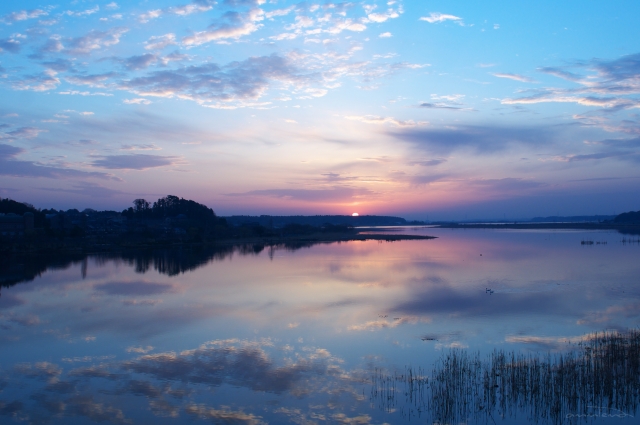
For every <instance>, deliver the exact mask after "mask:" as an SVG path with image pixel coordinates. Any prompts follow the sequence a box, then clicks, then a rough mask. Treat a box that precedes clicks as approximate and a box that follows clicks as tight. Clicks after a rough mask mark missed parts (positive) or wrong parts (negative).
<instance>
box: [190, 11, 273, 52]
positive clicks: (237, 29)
mask: <svg viewBox="0 0 640 425" xmlns="http://www.w3.org/2000/svg"><path fill="white" fill-rule="evenodd" d="M263 19H264V12H263V11H262V9H259V8H257V9H251V10H249V11H248V12H246V13H244V14H240V13H238V12H227V13H226V14H225V15H224V19H223V20H222V21H221V22H218V23H215V24H213V25H211V26H210V27H209V28H208V29H207V30H205V31H200V32H196V33H195V34H193V35H190V36H187V37H184V38H183V39H182V44H183V45H185V46H187V47H193V46H199V45H201V44H205V43H210V42H212V41H216V40H224V39H229V38H230V39H238V38H240V37H242V36H244V35H249V34H251V33H253V32H255V31H257V30H258V29H259V28H260V26H261V25H260V24H257V23H256V22H259V21H261V20H263Z"/></svg>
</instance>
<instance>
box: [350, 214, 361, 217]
mask: <svg viewBox="0 0 640 425" xmlns="http://www.w3.org/2000/svg"><path fill="white" fill-rule="evenodd" d="M359 215H360V214H358V213H353V214H351V217H357V216H359Z"/></svg>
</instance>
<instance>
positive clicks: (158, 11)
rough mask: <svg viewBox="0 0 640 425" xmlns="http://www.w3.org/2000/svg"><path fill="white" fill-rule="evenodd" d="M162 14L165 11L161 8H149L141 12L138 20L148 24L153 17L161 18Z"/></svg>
mask: <svg viewBox="0 0 640 425" xmlns="http://www.w3.org/2000/svg"><path fill="white" fill-rule="evenodd" d="M162 14H163V12H162V10H161V9H154V10H149V11H148V12H145V13H142V14H140V16H138V20H139V21H140V22H142V23H143V24H146V23H147V22H149V21H150V20H152V19H156V18H159V17H160V16H162Z"/></svg>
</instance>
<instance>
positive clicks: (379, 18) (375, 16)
mask: <svg viewBox="0 0 640 425" xmlns="http://www.w3.org/2000/svg"><path fill="white" fill-rule="evenodd" d="M398 12H400V13H402V11H401V10H400V11H398V10H393V9H389V10H387V11H386V12H384V13H370V14H368V15H367V18H368V19H369V20H370V21H371V22H377V23H382V22H386V21H387V20H389V19H395V18H398V17H400V13H398Z"/></svg>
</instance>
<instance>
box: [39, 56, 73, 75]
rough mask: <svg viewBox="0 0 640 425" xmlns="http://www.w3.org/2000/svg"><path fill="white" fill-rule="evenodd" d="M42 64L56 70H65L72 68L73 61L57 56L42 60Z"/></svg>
mask: <svg viewBox="0 0 640 425" xmlns="http://www.w3.org/2000/svg"><path fill="white" fill-rule="evenodd" d="M42 65H43V66H45V67H46V68H48V69H51V70H53V71H56V72H65V71H72V70H73V62H71V61H69V60H67V59H61V58H58V59H56V60H53V61H48V62H42Z"/></svg>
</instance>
